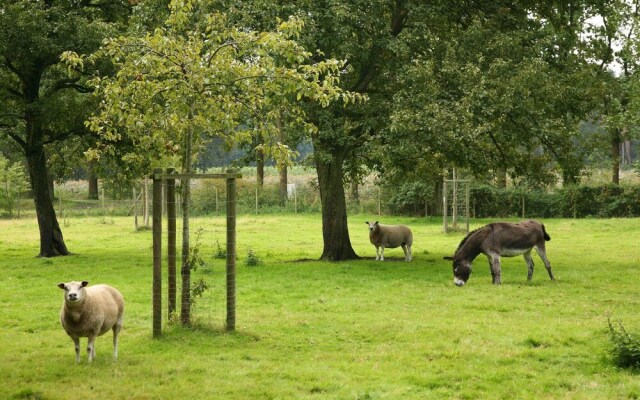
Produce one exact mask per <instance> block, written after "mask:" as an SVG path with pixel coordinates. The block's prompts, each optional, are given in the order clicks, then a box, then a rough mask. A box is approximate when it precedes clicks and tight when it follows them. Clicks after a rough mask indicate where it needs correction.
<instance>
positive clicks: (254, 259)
mask: <svg viewBox="0 0 640 400" xmlns="http://www.w3.org/2000/svg"><path fill="white" fill-rule="evenodd" d="M244 263H245V265H247V266H249V267H255V266H257V265H260V264H262V260H261V259H260V257H258V256H257V255H256V253H254V252H253V250H251V249H249V251H248V252H247V259H246V260H244Z"/></svg>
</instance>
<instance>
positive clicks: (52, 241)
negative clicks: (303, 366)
mask: <svg viewBox="0 0 640 400" xmlns="http://www.w3.org/2000/svg"><path fill="white" fill-rule="evenodd" d="M26 156H27V164H28V167H29V176H30V178H31V179H30V180H31V190H32V191H33V200H34V202H35V208H36V217H37V219H38V226H39V228H40V254H38V257H55V256H66V255H69V250H67V246H66V245H65V243H64V239H63V237H62V230H61V229H60V225H59V224H58V219H57V217H56V212H55V210H54V208H53V202H52V201H51V197H52V196H51V194H52V193H51V192H50V191H49V178H48V176H49V175H48V173H47V158H46V156H45V153H44V148H43V147H42V145H40V144H32V145H31V146H30V147H29V148H28V149H27V151H26Z"/></svg>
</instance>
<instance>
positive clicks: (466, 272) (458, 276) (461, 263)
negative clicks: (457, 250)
mask: <svg viewBox="0 0 640 400" xmlns="http://www.w3.org/2000/svg"><path fill="white" fill-rule="evenodd" d="M444 259H445V260H453V283H455V284H456V286H464V285H465V283H467V281H468V280H469V276H470V275H471V261H469V260H468V259H463V258H457V257H455V256H454V257H444Z"/></svg>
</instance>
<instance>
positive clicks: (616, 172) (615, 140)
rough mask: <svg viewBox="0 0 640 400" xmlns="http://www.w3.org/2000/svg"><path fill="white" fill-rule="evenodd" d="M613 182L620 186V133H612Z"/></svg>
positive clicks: (614, 131)
mask: <svg viewBox="0 0 640 400" xmlns="http://www.w3.org/2000/svg"><path fill="white" fill-rule="evenodd" d="M611 182H612V183H613V184H616V185H619V184H620V131H619V130H617V129H615V130H613V131H612V132H611Z"/></svg>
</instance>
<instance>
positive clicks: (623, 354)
mask: <svg viewBox="0 0 640 400" xmlns="http://www.w3.org/2000/svg"><path fill="white" fill-rule="evenodd" d="M608 323H609V334H610V338H611V342H612V344H613V347H612V348H611V355H612V357H613V361H614V362H615V364H616V365H617V366H618V367H621V368H632V369H638V368H640V338H638V337H637V336H636V335H632V334H630V333H628V332H627V331H626V329H624V326H622V322H618V329H616V327H614V326H613V324H612V323H611V318H609V319H608Z"/></svg>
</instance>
